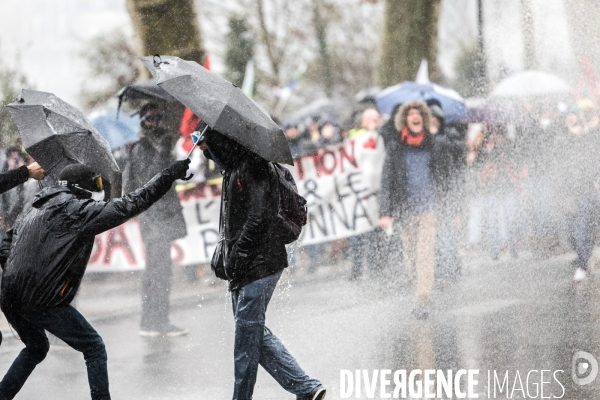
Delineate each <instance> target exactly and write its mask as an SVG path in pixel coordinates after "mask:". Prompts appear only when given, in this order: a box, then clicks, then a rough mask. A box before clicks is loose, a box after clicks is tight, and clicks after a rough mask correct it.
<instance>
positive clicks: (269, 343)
mask: <svg viewBox="0 0 600 400" xmlns="http://www.w3.org/2000/svg"><path fill="white" fill-rule="evenodd" d="M281 273H282V271H279V272H276V273H274V274H273V275H269V276H267V277H266V278H262V279H259V280H256V281H254V282H252V283H249V284H247V285H246V286H244V287H242V288H241V289H239V290H234V291H232V292H231V298H232V302H233V316H234V318H235V344H234V349H233V355H234V362H235V387H234V391H233V400H251V399H252V393H253V392H254V384H255V383H256V375H257V373H258V364H260V365H262V367H263V368H264V369H265V370H266V371H267V372H268V373H269V374H270V375H271V376H272V377H273V378H274V379H275V380H276V381H277V382H278V383H279V384H280V385H281V386H282V387H283V388H284V389H285V390H287V391H288V392H290V393H293V394H295V395H296V396H299V397H302V396H307V395H309V394H311V393H313V392H315V391H316V390H317V389H318V388H320V387H321V382H319V381H318V380H316V379H311V378H310V377H309V376H308V375H306V373H305V372H304V371H303V370H302V368H300V366H299V365H298V362H297V361H296V360H295V359H294V357H292V356H291V354H290V353H289V352H288V351H287V349H286V348H285V346H284V345H283V343H281V341H280V340H279V339H278V338H277V336H275V335H274V334H273V333H271V331H270V330H269V328H267V327H266V326H265V314H266V312H267V305H268V304H269V301H270V300H271V296H272V295H273V292H274V291H275V286H277V281H278V280H279V278H280V277H281Z"/></svg>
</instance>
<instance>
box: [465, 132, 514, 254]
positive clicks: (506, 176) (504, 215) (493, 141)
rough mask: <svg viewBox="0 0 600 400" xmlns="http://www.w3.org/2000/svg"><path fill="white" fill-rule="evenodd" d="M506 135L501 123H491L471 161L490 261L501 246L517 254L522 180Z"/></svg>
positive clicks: (498, 252)
mask: <svg viewBox="0 0 600 400" xmlns="http://www.w3.org/2000/svg"><path fill="white" fill-rule="evenodd" d="M506 135H507V132H506V127H505V126H504V125H492V126H490V128H489V132H487V135H486V137H485V138H484V141H483V143H482V144H481V148H480V151H479V153H478V155H477V159H476V161H475V163H474V168H475V171H476V173H477V178H478V183H479V186H478V195H479V196H480V198H481V204H482V211H481V212H482V215H483V217H484V218H483V219H484V221H485V222H484V225H485V226H486V227H487V234H488V245H489V251H490V254H491V256H492V260H498V259H499V257H500V250H501V249H502V247H507V248H508V250H509V251H510V254H511V255H512V257H513V258H517V257H518V248H517V224H516V222H517V221H516V216H517V211H518V210H517V207H518V199H517V196H518V194H519V193H520V192H521V191H522V182H521V177H520V174H519V168H518V165H517V163H516V162H515V160H514V152H511V146H510V143H509V141H508V139H507V137H506Z"/></svg>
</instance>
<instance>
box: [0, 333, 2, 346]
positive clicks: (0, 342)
mask: <svg viewBox="0 0 600 400" xmlns="http://www.w3.org/2000/svg"><path fill="white" fill-rule="evenodd" d="M0 345H2V332H0Z"/></svg>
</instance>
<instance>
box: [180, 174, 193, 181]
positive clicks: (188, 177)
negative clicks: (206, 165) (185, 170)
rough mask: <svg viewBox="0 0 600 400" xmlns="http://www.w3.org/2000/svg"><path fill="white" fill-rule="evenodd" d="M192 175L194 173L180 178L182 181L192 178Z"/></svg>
mask: <svg viewBox="0 0 600 400" xmlns="http://www.w3.org/2000/svg"><path fill="white" fill-rule="evenodd" d="M192 176H194V174H190V176H186V177H185V178H181V180H182V181H189V180H190V179H192Z"/></svg>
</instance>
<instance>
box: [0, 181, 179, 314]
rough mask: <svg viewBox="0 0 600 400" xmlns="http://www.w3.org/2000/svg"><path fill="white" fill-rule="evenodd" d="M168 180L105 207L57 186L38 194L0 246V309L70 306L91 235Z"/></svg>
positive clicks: (138, 206)
mask: <svg viewBox="0 0 600 400" xmlns="http://www.w3.org/2000/svg"><path fill="white" fill-rule="evenodd" d="M174 180H175V179H174V178H173V176H172V175H171V173H170V172H168V171H163V172H162V173H160V174H158V175H156V176H155V177H154V178H153V179H152V180H151V181H150V182H148V183H147V184H146V185H145V186H144V187H142V188H140V189H138V190H136V191H135V192H133V193H130V194H128V195H125V196H123V197H121V198H118V199H114V200H111V201H109V202H103V201H94V200H89V199H88V200H81V199H78V198H77V197H75V195H74V194H73V193H72V192H71V191H70V190H69V189H67V188H65V187H61V186H54V187H50V188H47V189H44V190H43V191H41V192H40V193H38V194H37V196H36V198H35V200H34V202H33V207H32V208H31V209H30V210H29V211H28V212H27V213H24V214H21V215H20V216H19V218H18V219H17V222H16V223H15V226H14V227H13V229H11V230H10V231H8V232H7V235H6V237H5V238H4V240H3V241H2V244H1V245H0V264H1V265H2V268H3V269H4V271H3V274H2V294H1V297H0V306H1V308H2V310H3V311H14V312H20V313H41V312H44V311H46V310H49V309H52V308H55V307H60V306H65V305H68V304H69V303H71V301H72V300H73V298H74V297H75V294H76V293H77V290H78V289H79V285H80V284H81V279H82V278H83V274H84V272H85V269H86V267H87V263H88V260H89V257H90V254H91V252H92V247H93V245H94V236H95V235H97V234H99V233H102V232H104V231H107V230H109V229H112V228H114V227H116V226H118V225H121V224H122V223H124V222H125V221H127V220H128V219H130V218H132V217H134V216H136V215H137V214H139V213H141V212H143V211H145V210H147V209H148V208H149V207H150V206H151V205H152V204H154V203H155V202H156V201H158V200H159V199H160V198H161V197H162V196H163V195H164V194H165V193H167V191H168V190H169V189H170V188H171V186H172V184H173V182H174Z"/></svg>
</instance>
